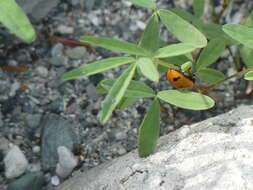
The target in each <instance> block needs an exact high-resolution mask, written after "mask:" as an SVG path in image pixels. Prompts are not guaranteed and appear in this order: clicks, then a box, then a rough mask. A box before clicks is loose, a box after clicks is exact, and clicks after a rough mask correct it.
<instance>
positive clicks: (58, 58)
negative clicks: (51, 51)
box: [48, 56, 67, 66]
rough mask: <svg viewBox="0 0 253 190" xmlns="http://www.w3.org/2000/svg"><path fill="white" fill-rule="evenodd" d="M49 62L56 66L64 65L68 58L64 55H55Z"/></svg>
mask: <svg viewBox="0 0 253 190" xmlns="http://www.w3.org/2000/svg"><path fill="white" fill-rule="evenodd" d="M48 62H49V63H50V64H52V65H54V66H62V65H65V64H66V63H67V60H66V58H65V57H63V56H55V57H52V58H50V59H49V60H48Z"/></svg>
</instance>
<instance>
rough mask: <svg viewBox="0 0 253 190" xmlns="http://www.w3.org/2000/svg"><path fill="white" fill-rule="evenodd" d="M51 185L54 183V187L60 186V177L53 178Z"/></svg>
mask: <svg viewBox="0 0 253 190" xmlns="http://www.w3.org/2000/svg"><path fill="white" fill-rule="evenodd" d="M51 183H52V184H53V185H54V186H57V185H59V184H60V179H59V177H58V176H53V177H52V178H51Z"/></svg>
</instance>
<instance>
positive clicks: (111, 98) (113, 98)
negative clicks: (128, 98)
mask: <svg viewBox="0 0 253 190" xmlns="http://www.w3.org/2000/svg"><path fill="white" fill-rule="evenodd" d="M135 69H136V64H132V65H131V66H129V67H128V69H127V70H125V71H124V72H123V73H122V74H121V76H120V77H119V78H118V79H117V81H116V82H115V83H114V84H113V86H112V88H111V89H110V91H109V93H108V94H107V96H106V98H105V100H104V101H103V102H102V110H101V111H100V113H99V120H100V122H101V124H105V123H106V122H107V120H108V119H109V117H110V116H111V114H112V112H113V110H114V109H115V108H116V106H117V105H118V103H119V102H120V100H121V98H122V97H123V96H124V93H125V91H126V89H127V87H128V85H129V83H130V81H131V80H132V77H133V75H134V72H135Z"/></svg>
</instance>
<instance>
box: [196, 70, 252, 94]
mask: <svg viewBox="0 0 253 190" xmlns="http://www.w3.org/2000/svg"><path fill="white" fill-rule="evenodd" d="M252 70H253V67H249V68H247V69H244V70H242V71H240V72H237V73H234V74H232V75H231V76H229V77H227V78H225V79H223V80H220V81H218V82H216V83H215V84H212V85H210V86H208V87H206V88H204V89H203V90H201V93H203V94H206V93H208V92H209V91H211V90H213V89H214V88H215V87H216V86H219V85H220V84H221V83H223V82H225V81H227V80H229V79H231V78H234V77H237V76H241V75H244V74H246V73H247V72H249V71H252Z"/></svg>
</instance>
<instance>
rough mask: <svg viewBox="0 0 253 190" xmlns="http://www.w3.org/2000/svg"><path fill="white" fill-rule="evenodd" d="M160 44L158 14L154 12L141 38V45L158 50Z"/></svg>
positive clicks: (150, 49)
mask: <svg viewBox="0 0 253 190" xmlns="http://www.w3.org/2000/svg"><path fill="white" fill-rule="evenodd" d="M159 45H160V27H159V21H158V16H157V14H153V15H152V16H151V17H150V19H149V21H148V24H147V26H146V28H145V31H144V33H143V35H142V38H141V40H140V46H141V47H143V48H145V49H146V50H148V51H150V52H151V53H152V52H154V51H156V50H157V49H158V48H159Z"/></svg>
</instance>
